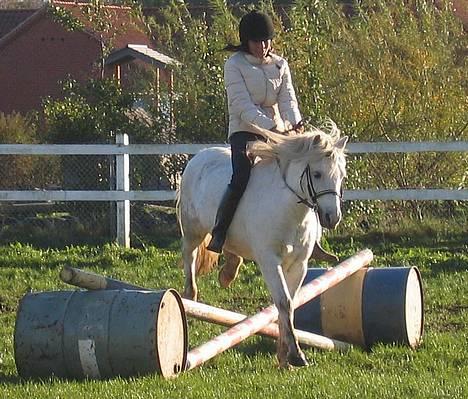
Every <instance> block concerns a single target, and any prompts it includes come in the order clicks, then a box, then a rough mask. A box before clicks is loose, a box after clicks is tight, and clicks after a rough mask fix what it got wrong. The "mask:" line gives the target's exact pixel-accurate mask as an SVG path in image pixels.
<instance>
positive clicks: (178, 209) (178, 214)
mask: <svg viewBox="0 0 468 399" xmlns="http://www.w3.org/2000/svg"><path fill="white" fill-rule="evenodd" d="M181 206H182V204H181V199H180V185H179V187H178V188H177V190H176V204H175V210H176V217H177V223H178V224H179V229H180V234H181V236H182V237H183V236H184V228H183V226H182V211H181Z"/></svg>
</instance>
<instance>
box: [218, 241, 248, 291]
mask: <svg viewBox="0 0 468 399" xmlns="http://www.w3.org/2000/svg"><path fill="white" fill-rule="evenodd" d="M223 253H224V259H225V261H226V263H224V265H223V266H222V267H221V270H220V271H219V274H218V280H219V284H220V285H221V287H223V288H227V287H229V285H230V284H231V283H232V282H233V281H234V280H235V279H236V277H237V275H238V274H239V269H240V267H241V266H242V261H243V259H242V258H241V257H240V256H237V255H236V254H233V253H232V252H229V251H226V250H224V251H223Z"/></svg>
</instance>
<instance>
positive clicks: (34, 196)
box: [0, 135, 468, 247]
mask: <svg viewBox="0 0 468 399" xmlns="http://www.w3.org/2000/svg"><path fill="white" fill-rule="evenodd" d="M213 146H223V147H225V146H226V145H225V144H129V141H128V136H127V135H120V136H119V137H117V140H116V144H73V145H71V144H64V145H59V144H50V145H45V144H1V145H0V155H115V157H116V190H108V191H93V190H86V191H81V190H34V191H27V190H22V191H13V190H8V191H2V190H0V201H116V203H117V221H116V226H117V242H118V243H119V244H120V245H123V246H127V247H128V246H130V201H172V200H174V199H175V191H162V190H158V191H153V190H148V191H132V190H130V180H129V170H130V168H129V156H130V155H163V154H190V155H191V154H196V153H197V152H199V151H201V150H202V149H205V148H209V147H213ZM347 150H348V153H351V154H356V153H415V152H468V141H455V142H378V143H350V144H348V146H347ZM344 200H382V201H386V200H465V201H466V200H468V190H467V189H461V190H455V189H401V190H345V193H344Z"/></svg>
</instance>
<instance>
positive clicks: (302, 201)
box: [276, 158, 343, 211]
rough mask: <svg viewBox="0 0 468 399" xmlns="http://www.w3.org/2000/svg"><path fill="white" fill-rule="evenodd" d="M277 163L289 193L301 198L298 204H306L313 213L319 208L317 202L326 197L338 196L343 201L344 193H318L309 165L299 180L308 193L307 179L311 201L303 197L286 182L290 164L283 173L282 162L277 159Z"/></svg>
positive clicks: (332, 191)
mask: <svg viewBox="0 0 468 399" xmlns="http://www.w3.org/2000/svg"><path fill="white" fill-rule="evenodd" d="M276 162H277V164H278V168H279V170H280V173H281V177H282V178H283V181H284V184H285V185H286V187H287V188H288V189H289V191H291V192H292V193H293V194H294V195H295V196H296V197H297V198H299V201H297V203H298V204H304V205H305V206H307V207H309V208H310V209H312V210H313V211H316V210H317V208H318V202H317V200H318V199H319V198H320V197H322V196H324V195H327V194H332V195H336V196H337V197H338V198H339V199H340V201H341V200H342V197H343V196H342V193H337V192H336V191H335V190H322V191H318V192H317V191H316V190H315V187H314V182H313V180H312V172H311V171H310V165H307V166H306V167H305V168H304V170H303V172H302V174H301V177H300V179H299V184H300V187H301V190H302V192H303V193H306V191H305V190H304V178H305V179H306V188H307V193H308V194H309V198H310V200H309V199H307V198H304V197H301V196H300V195H299V194H298V193H297V192H296V191H294V190H293V188H292V187H291V186H290V185H289V184H288V183H287V181H286V170H287V168H288V167H289V164H288V166H287V167H286V170H285V171H284V173H283V172H281V165H280V161H279V159H278V158H277V159H276ZM310 201H312V202H310Z"/></svg>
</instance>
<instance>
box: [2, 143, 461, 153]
mask: <svg viewBox="0 0 468 399" xmlns="http://www.w3.org/2000/svg"><path fill="white" fill-rule="evenodd" d="M210 147H228V145H227V144H223V143H221V144H128V145H125V144H0V155H123V154H128V155H165V154H189V155H193V154H196V153H198V152H200V151H201V150H204V149H206V148H210ZM346 149H347V152H348V153H349V154H360V153H361V154H362V153H368V154H372V153H376V154H377V153H411V152H467V151H468V141H450V142H441V141H419V142H415V141H407V142H404V141H400V142H397V143H395V142H375V143H349V144H348V145H347V146H346Z"/></svg>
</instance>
